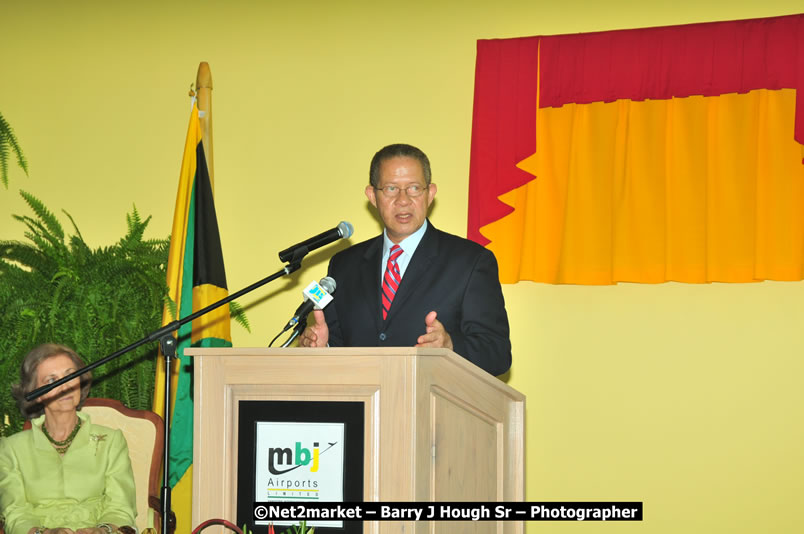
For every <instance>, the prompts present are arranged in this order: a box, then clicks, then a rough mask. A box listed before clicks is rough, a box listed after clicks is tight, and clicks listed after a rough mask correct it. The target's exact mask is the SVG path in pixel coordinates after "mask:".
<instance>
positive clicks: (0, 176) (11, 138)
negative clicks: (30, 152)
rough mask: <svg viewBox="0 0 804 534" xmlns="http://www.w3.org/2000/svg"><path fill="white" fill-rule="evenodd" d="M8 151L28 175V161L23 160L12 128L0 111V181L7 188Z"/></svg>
mask: <svg viewBox="0 0 804 534" xmlns="http://www.w3.org/2000/svg"><path fill="white" fill-rule="evenodd" d="M10 152H13V153H14V155H15V156H16V157H17V165H19V166H20V167H21V168H22V170H23V171H25V175H26V176H27V175H28V162H27V161H26V160H25V155H24V154H23V153H22V148H20V144H19V142H18V141H17V137H16V136H15V135H14V130H13V129H12V128H11V125H10V124H9V123H8V122H7V121H6V119H5V118H4V117H3V114H2V113H0V182H3V185H4V186H5V187H6V189H8V159H9V156H10Z"/></svg>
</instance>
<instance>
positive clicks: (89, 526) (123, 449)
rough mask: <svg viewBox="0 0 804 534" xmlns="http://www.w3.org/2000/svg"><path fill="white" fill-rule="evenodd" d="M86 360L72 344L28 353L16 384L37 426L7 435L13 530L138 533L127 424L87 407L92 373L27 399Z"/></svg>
mask: <svg viewBox="0 0 804 534" xmlns="http://www.w3.org/2000/svg"><path fill="white" fill-rule="evenodd" d="M82 367H84V362H83V361H82V360H81V358H80V357H79V356H78V354H76V353H75V351H73V350H72V349H70V348H68V347H65V346H63V345H55V344H45V345H40V346H38V347H36V348H35V349H33V350H32V351H31V352H29V353H28V355H27V356H26V357H25V360H24V361H23V362H22V368H21V369H20V383H19V384H15V385H14V386H13V387H12V393H13V395H14V397H15V398H16V399H17V405H18V406H19V407H20V410H21V411H22V414H23V416H24V417H26V418H28V419H31V418H33V419H32V421H31V423H32V428H31V430H23V431H22V432H18V433H16V434H14V435H13V436H9V437H8V438H5V439H0V513H2V515H4V516H5V531H6V534H72V533H75V534H112V533H113V532H115V531H118V530H120V531H121V532H123V533H124V534H131V533H133V532H134V529H133V528H132V527H131V526H129V525H134V517H135V515H136V498H135V493H134V475H133V473H132V471H131V461H130V459H129V456H128V446H127V444H126V440H125V438H124V437H123V434H122V432H120V431H119V430H115V429H111V428H107V427H104V426H100V425H93V424H92V422H91V421H90V420H89V416H88V415H87V414H85V413H82V412H80V411H79V410H80V409H81V405H82V404H83V402H84V400H85V399H86V398H87V395H88V394H89V386H90V382H91V376H90V374H89V373H86V374H84V375H82V376H81V378H80V383H79V379H78V378H76V379H73V380H71V381H69V382H66V383H64V384H62V385H61V386H59V387H57V388H55V389H53V390H51V391H50V392H48V393H46V394H45V395H43V396H41V397H39V398H38V399H35V400H34V401H32V402H27V401H25V399H24V396H25V395H26V394H27V393H29V392H31V391H33V390H34V389H36V388H38V387H40V386H43V385H45V384H50V383H53V382H55V381H56V380H58V379H60V378H62V377H65V376H67V375H68V374H70V373H72V372H73V371H75V370H77V369H80V368H82Z"/></svg>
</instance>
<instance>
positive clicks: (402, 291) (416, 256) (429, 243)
mask: <svg viewBox="0 0 804 534" xmlns="http://www.w3.org/2000/svg"><path fill="white" fill-rule="evenodd" d="M437 257H438V236H437V232H436V229H435V227H434V226H433V225H432V224H431V223H430V221H429V220H428V221H427V230H426V231H425V233H424V236H422V240H421V241H420V242H419V246H418V247H416V252H414V253H413V257H412V258H411V259H410V263H408V268H407V269H406V270H405V276H403V277H402V282H401V283H400V284H399V290H398V291H397V292H396V296H395V297H394V302H393V304H391V310H390V312H389V313H388V319H386V320H385V323H386V328H387V326H388V325H389V324H390V323H391V321H392V320H393V319H394V317H395V316H396V311H397V310H398V309H400V308H401V307H402V306H403V305H404V303H405V301H406V300H407V299H408V298H409V297H410V296H411V295H413V294H414V293H416V290H417V289H418V288H420V287H421V285H422V284H421V281H422V279H423V278H424V277H425V276H426V275H428V274H429V273H432V270H431V266H432V264H433V262H434V261H435V259H436V258H437ZM422 321H424V317H422Z"/></svg>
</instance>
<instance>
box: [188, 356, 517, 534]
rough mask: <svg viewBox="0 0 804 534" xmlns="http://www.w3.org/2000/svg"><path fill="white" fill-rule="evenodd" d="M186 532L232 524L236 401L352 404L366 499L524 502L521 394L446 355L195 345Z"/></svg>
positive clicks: (455, 526) (374, 527)
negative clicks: (356, 410)
mask: <svg viewBox="0 0 804 534" xmlns="http://www.w3.org/2000/svg"><path fill="white" fill-rule="evenodd" d="M186 353H187V354H189V355H192V356H193V357H194V360H195V361H194V373H195V384H194V388H195V416H194V417H195V418H194V424H195V430H194V434H195V435H194V449H193V452H194V464H193V518H192V523H193V528H195V527H196V526H197V525H198V524H199V523H201V522H202V521H204V520H206V519H209V518H216V517H219V518H225V519H229V520H231V521H234V520H235V518H236V517H235V516H236V508H237V507H236V503H237V495H236V491H237V490H236V488H237V450H238V449H237V447H238V443H237V440H238V403H239V402H240V401H243V400H291V401H341V402H343V401H361V402H363V403H364V406H365V412H364V415H365V434H364V451H365V452H364V455H365V456H364V475H363V476H364V480H363V488H364V499H365V500H367V501H489V502H493V501H521V500H524V402H525V397H524V395H522V394H521V393H519V392H517V391H516V390H514V389H513V388H511V387H509V386H507V385H506V384H504V383H503V382H501V381H499V380H498V379H497V378H495V377H493V376H491V375H489V374H488V373H486V372H485V371H483V370H481V369H479V368H478V367H476V366H475V365H473V364H471V363H469V362H468V361H466V360H464V359H463V358H461V357H460V356H458V355H457V354H455V353H453V352H451V351H449V350H446V349H415V348H383V349H380V348H327V349H302V348H292V349H261V348H204V349H202V348H193V349H188V350H187V351H186ZM364 532H366V533H372V532H381V533H383V534H385V533H402V532H408V533H409V532H416V533H425V532H429V533H447V532H478V533H515V532H519V533H521V532H523V526H522V523H521V522H464V521H461V522H428V521H422V522H419V523H416V522H413V521H399V522H396V521H394V522H390V521H385V522H367V523H365V526H364Z"/></svg>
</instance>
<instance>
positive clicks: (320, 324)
mask: <svg viewBox="0 0 804 534" xmlns="http://www.w3.org/2000/svg"><path fill="white" fill-rule="evenodd" d="M369 182H370V183H369V185H368V186H366V196H367V197H368V199H369V202H371V204H372V205H373V206H374V207H376V208H377V211H378V212H379V215H380V218H381V219H382V221H383V223H384V225H385V231H384V232H383V234H382V235H380V236H377V237H375V238H373V239H369V240H368V241H364V242H362V243H358V244H357V245H354V246H352V247H350V248H348V249H346V250H344V251H341V252H339V253H338V254H336V255H335V256H334V257H333V258H332V260H331V261H330V264H329V276H331V277H332V278H334V279H335V281H336V282H337V284H338V290H337V295H336V298H335V300H333V301H332V303H331V304H330V305H329V306H327V307H326V308H325V310H324V311H320V310H318V311H316V312H314V314H315V323H314V324H312V325H310V326H308V327H307V328H306V329H305V331H304V333H303V334H302V336H301V339H300V344H301V345H302V346H304V347H323V346H327V345H330V346H334V347H336V346H347V347H360V346H372V347H399V346H408V347H409V346H416V347H446V348H448V349H451V350H453V351H455V352H456V353H458V354H460V355H461V356H463V357H464V358H466V359H467V360H469V361H471V362H473V363H474V364H476V365H477V366H479V367H481V368H482V369H485V370H486V371H488V372H489V373H491V374H494V375H499V374H502V373H504V372H505V371H507V370H508V368H509V367H510V366H511V342H510V340H509V333H508V316H507V314H506V312H505V302H504V300H503V295H502V288H501V287H500V281H499V277H498V275H497V260H496V259H495V258H494V254H493V253H492V252H491V251H489V250H488V249H485V248H483V247H481V246H480V245H478V244H477V243H474V242H472V241H469V240H467V239H464V238H461V237H458V236H454V235H451V234H448V233H446V232H442V231H440V230H437V229H436V228H435V227H434V226H433V225H432V224H431V223H430V222H429V221H428V220H427V211H428V209H429V207H430V205H431V204H432V202H433V199H434V198H435V194H436V191H437V188H436V185H435V184H433V183H431V181H430V162H429V160H428V159H427V156H426V155H425V154H424V152H422V151H421V150H419V149H418V148H416V147H413V146H410V145H402V144H397V145H389V146H387V147H385V148H383V149H381V150H380V151H379V152H377V153H376V154H375V155H374V158H373V159H372V161H371V168H370V171H369Z"/></svg>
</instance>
